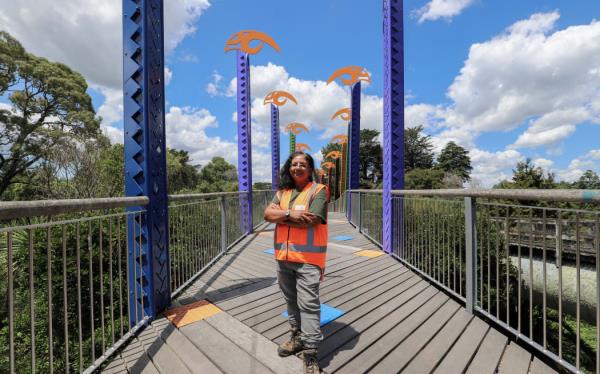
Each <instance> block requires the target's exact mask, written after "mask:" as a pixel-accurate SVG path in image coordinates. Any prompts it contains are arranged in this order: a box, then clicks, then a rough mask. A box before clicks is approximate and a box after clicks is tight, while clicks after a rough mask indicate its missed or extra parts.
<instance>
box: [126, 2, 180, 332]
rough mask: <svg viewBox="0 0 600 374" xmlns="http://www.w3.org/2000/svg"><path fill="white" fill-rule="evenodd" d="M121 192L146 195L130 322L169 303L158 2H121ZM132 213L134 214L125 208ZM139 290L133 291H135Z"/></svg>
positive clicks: (134, 240)
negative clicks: (122, 123)
mask: <svg viewBox="0 0 600 374" xmlns="http://www.w3.org/2000/svg"><path fill="white" fill-rule="evenodd" d="M123 16H124V17H123V93H124V130H125V134H124V136H125V140H124V142H125V192H126V195H127V196H147V197H148V198H149V200H150V202H149V204H148V205H147V207H146V214H145V216H144V217H143V218H142V219H141V220H139V219H135V218H134V215H131V216H130V218H129V221H128V226H129V235H128V239H127V240H128V242H129V247H128V248H129V251H128V263H129V269H130V272H129V282H130V283H129V284H130V287H129V300H130V323H131V324H132V325H134V324H135V323H136V322H137V321H139V320H140V319H141V318H143V315H142V306H143V309H144V310H143V313H144V314H145V315H147V316H150V317H155V316H156V315H157V314H158V313H160V312H161V311H162V310H163V309H164V308H166V307H167V306H169V304H170V302H171V289H170V269H169V247H168V244H169V238H168V232H169V230H168V211H167V209H168V200H167V173H166V147H165V115H164V108H165V107H164V105H165V103H164V48H163V46H164V43H163V34H164V33H163V2H162V0H141V1H135V0H123ZM131 210H136V209H131ZM138 290H139V292H138Z"/></svg>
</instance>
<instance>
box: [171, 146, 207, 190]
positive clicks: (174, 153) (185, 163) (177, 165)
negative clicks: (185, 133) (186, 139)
mask: <svg viewBox="0 0 600 374" xmlns="http://www.w3.org/2000/svg"><path fill="white" fill-rule="evenodd" d="M189 162H190V156H189V153H188V152H187V151H183V150H177V149H169V150H168V151H167V180H168V190H169V193H171V194H175V193H178V192H181V191H186V190H193V189H194V188H195V187H196V186H197V185H198V182H199V181H200V175H199V173H198V171H197V170H196V168H195V167H194V166H193V165H190V164H189Z"/></svg>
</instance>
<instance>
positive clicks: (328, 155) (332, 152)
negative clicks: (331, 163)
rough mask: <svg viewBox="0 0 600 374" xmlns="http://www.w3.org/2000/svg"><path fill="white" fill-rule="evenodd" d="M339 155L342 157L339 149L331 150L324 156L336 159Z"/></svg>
mask: <svg viewBox="0 0 600 374" xmlns="http://www.w3.org/2000/svg"><path fill="white" fill-rule="evenodd" d="M340 157H342V152H340V151H331V152H329V153H328V154H327V156H325V158H332V159H334V160H336V159H338V158H340Z"/></svg>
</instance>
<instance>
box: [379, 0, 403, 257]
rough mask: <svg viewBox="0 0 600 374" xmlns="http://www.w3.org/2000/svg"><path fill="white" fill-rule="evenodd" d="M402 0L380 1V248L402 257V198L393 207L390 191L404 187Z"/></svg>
mask: <svg viewBox="0 0 600 374" xmlns="http://www.w3.org/2000/svg"><path fill="white" fill-rule="evenodd" d="M403 13H404V11H403V0H384V1H383V74H384V80H383V217H382V218H383V240H382V242H383V243H382V244H383V249H384V250H385V251H386V252H387V253H390V254H391V253H392V252H393V250H394V239H396V243H397V248H398V252H397V255H398V256H400V257H403V256H404V253H403V252H404V248H403V242H404V240H403V239H404V230H403V224H404V223H403V222H404V220H403V211H402V201H400V204H398V205H397V207H396V208H397V209H396V210H395V209H394V204H393V202H392V194H391V190H396V189H403V188H404V23H403V19H402V17H403Z"/></svg>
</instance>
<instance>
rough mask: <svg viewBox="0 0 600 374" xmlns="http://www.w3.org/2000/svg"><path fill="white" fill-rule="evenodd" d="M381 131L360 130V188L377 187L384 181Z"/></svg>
mask: <svg viewBox="0 0 600 374" xmlns="http://www.w3.org/2000/svg"><path fill="white" fill-rule="evenodd" d="M378 138H379V131H377V130H373V129H362V130H360V151H359V154H360V166H359V169H358V174H359V178H360V188H376V187H378V186H380V185H381V184H382V183H383V151H382V148H381V144H380V143H379V139H378Z"/></svg>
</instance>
